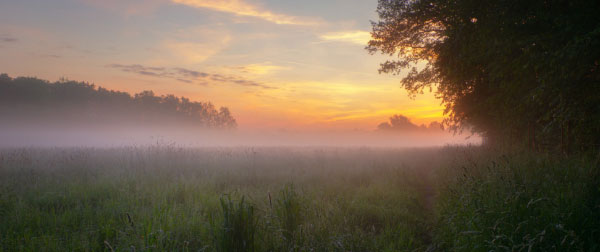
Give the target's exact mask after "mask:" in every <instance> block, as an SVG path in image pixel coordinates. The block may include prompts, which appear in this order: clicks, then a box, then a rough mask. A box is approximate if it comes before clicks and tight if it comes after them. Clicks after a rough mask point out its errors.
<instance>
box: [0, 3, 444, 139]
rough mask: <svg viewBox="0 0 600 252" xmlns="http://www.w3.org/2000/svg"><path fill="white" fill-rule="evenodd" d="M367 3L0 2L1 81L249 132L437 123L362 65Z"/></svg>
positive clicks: (371, 16) (436, 108)
mask: <svg viewBox="0 0 600 252" xmlns="http://www.w3.org/2000/svg"><path fill="white" fill-rule="evenodd" d="M376 7H377V1H376V0H303V1H297V0H51V1H49V0H0V55H1V59H0V73H7V74H9V75H10V76H12V77H16V76H33V77H38V78H42V79H47V80H50V81H55V80H58V79H60V78H66V79H70V80H77V81H87V82H90V83H94V84H95V85H98V86H102V87H105V88H109V89H114V90H120V91H127V92H130V93H138V92H141V91H143V90H152V91H154V92H155V94H160V95H164V94H175V95H177V96H185V97H188V98H190V99H192V100H196V101H210V102H212V103H213V104H215V105H216V106H225V107H228V108H229V109H230V110H231V112H232V114H233V116H234V117H235V118H236V119H237V121H238V125H239V126H238V127H240V128H246V129H295V130H307V129H311V130H313V129H314V130H374V129H375V128H376V127H377V125H378V124H379V123H381V122H384V121H387V118H388V117H390V116H392V115H394V114H403V115H405V116H408V117H409V118H411V119H412V121H413V122H414V123H417V124H421V123H425V124H427V123H429V122H431V121H440V120H442V116H443V107H442V106H441V105H440V101H439V100H437V99H435V97H434V94H433V93H429V92H425V93H424V94H422V95H418V96H417V97H416V98H415V99H411V98H409V96H408V94H407V92H406V91H405V90H404V89H403V88H402V87H401V85H400V79H401V76H392V75H383V74H381V75H380V74H379V73H378V68H379V64H380V63H382V62H383V61H385V60H386V59H390V57H389V56H386V55H370V54H369V53H368V52H367V51H366V50H365V49H364V47H365V46H366V43H367V41H368V40H369V38H370V34H369V31H370V28H371V25H370V20H373V21H375V20H377V14H376V12H375V10H376Z"/></svg>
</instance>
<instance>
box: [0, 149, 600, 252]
mask: <svg viewBox="0 0 600 252" xmlns="http://www.w3.org/2000/svg"><path fill="white" fill-rule="evenodd" d="M598 174H599V173H598V162H597V160H593V159H589V158H579V159H578V158H570V159H563V158H552V157H549V156H541V155H539V154H535V155H533V154H523V153H508V152H500V151H490V150H485V149H482V148H481V147H446V148H430V149H392V148H317V147H314V148H310V147H302V148H301V147H285V148H284V147H281V148H276V147H262V148H249V147H237V148H230V147H227V148H225V147H223V148H216V147H215V148H178V147H174V146H149V147H123V148H27V149H3V150H0V250H3V251H427V250H429V251H568V250H571V251H598V250H600V248H599V247H598V244H599V242H598V240H599V238H600V228H599V227H600V182H599V181H600V180H599V176H598Z"/></svg>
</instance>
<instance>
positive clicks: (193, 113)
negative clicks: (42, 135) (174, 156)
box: [0, 74, 236, 128]
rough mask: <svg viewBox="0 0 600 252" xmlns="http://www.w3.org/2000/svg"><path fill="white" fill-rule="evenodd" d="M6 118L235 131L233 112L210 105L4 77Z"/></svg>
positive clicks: (0, 105)
mask: <svg viewBox="0 0 600 252" xmlns="http://www.w3.org/2000/svg"><path fill="white" fill-rule="evenodd" d="M0 115H1V116H2V117H3V118H5V119H8V118H11V119H14V121H15V122H19V121H25V120H27V119H29V118H33V119H34V120H35V122H36V123H40V122H44V121H46V122H52V121H69V122H70V123H87V124H92V125H105V126H106V125H110V124H111V123H114V122H115V121H118V122H119V123H121V124H123V123H134V124H139V123H143V124H159V123H162V124H168V123H179V124H181V123H189V124H190V125H193V126H195V127H211V128H235V127H236V121H235V119H234V118H233V117H232V116H231V113H230V112H229V109H227V108H225V107H221V108H220V109H218V110H217V109H216V108H215V107H214V105H213V104H211V103H210V102H207V103H205V102H193V101H190V100H189V99H187V98H185V97H176V96H174V95H164V96H156V95H155V94H154V93H153V92H152V91H143V92H141V93H138V94H135V95H133V96H131V95H130V94H128V93H125V92H119V91H114V90H108V89H105V88H102V87H96V86H95V85H93V84H88V83H85V82H75V81H68V80H61V81H57V82H54V83H50V82H48V81H45V80H40V79H37V78H28V77H18V78H14V79H13V78H10V77H9V76H8V75H6V74H2V75H0Z"/></svg>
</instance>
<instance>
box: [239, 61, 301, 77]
mask: <svg viewBox="0 0 600 252" xmlns="http://www.w3.org/2000/svg"><path fill="white" fill-rule="evenodd" d="M232 68H233V69H235V70H238V71H240V72H243V73H248V74H254V75H269V74H272V73H275V72H278V71H284V70H289V69H291V68H290V67H286V66H278V65H273V64H271V63H264V64H250V65H245V66H237V67H232Z"/></svg>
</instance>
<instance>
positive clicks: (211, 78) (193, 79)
mask: <svg viewBox="0 0 600 252" xmlns="http://www.w3.org/2000/svg"><path fill="white" fill-rule="evenodd" d="M106 67H109V68H115V69H119V70H121V71H123V72H128V73H134V74H139V75H144V76H150V77H156V78H167V79H173V80H177V81H180V82H185V83H196V84H200V85H208V84H210V83H214V82H218V83H229V84H235V85H240V86H246V87H259V88H265V89H273V88H274V87H271V86H267V85H265V84H262V83H259V82H256V81H252V80H247V79H243V78H240V77H237V76H232V75H223V74H215V73H206V72H200V71H195V70H190V69H186V68H180V67H175V68H167V67H149V66H143V65H140V64H132V65H121V64H110V65H107V66H106Z"/></svg>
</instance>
